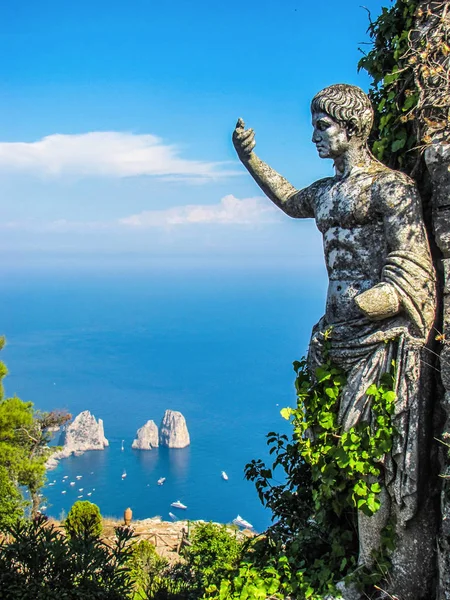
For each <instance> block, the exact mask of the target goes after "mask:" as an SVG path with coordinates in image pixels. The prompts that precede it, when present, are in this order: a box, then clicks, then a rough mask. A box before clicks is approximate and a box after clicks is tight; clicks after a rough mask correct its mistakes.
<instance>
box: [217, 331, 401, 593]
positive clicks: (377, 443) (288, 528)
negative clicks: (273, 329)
mask: <svg viewBox="0 0 450 600" xmlns="http://www.w3.org/2000/svg"><path fill="white" fill-rule="evenodd" d="M326 345H327V343H326ZM294 369H295V372H296V382H295V386H296V392H297V406H296V408H285V409H283V410H282V411H281V414H282V416H283V417H284V418H286V419H288V420H289V421H290V422H291V424H292V426H293V435H292V437H291V438H290V439H289V438H288V437H287V436H286V435H280V434H276V433H274V432H272V433H269V434H268V445H269V446H270V453H271V454H272V455H274V461H273V464H272V466H271V467H270V468H269V467H267V466H266V465H265V464H264V463H263V462H262V461H261V460H255V461H252V462H251V463H250V464H249V465H247V467H246V477H247V479H249V480H251V481H253V482H254V483H255V485H256V488H257V491H258V494H259V496H260V499H261V501H262V503H263V504H264V505H265V506H267V507H268V508H270V509H271V511H272V514H273V519H274V524H273V525H272V526H271V527H270V528H269V529H268V531H267V532H266V533H265V535H264V537H263V538H262V539H260V538H257V539H256V541H254V542H252V543H251V544H250V546H249V548H248V552H247V555H246V557H245V559H244V560H243V561H242V562H241V564H240V566H239V570H238V571H237V572H236V573H235V576H234V577H231V578H229V579H225V580H224V581H222V583H221V586H220V587H216V586H211V587H210V588H209V589H208V590H207V595H206V597H207V598H215V599H216V600H219V599H220V600H227V599H231V598H233V599H234V598H236V599H237V598H240V599H243V598H267V597H269V596H270V597H271V598H285V597H286V595H288V594H290V595H292V596H293V597H295V598H299V599H302V598H310V599H311V600H321V599H322V598H324V597H325V596H326V595H327V594H335V593H336V587H335V586H336V583H337V582H339V581H341V580H343V579H345V578H346V577H350V578H351V579H352V581H355V582H357V583H358V584H359V585H360V586H361V587H362V588H364V587H365V586H372V589H373V585H374V584H376V583H378V582H379V581H380V580H381V579H383V577H385V576H386V572H387V570H388V567H389V561H388V554H389V551H390V550H392V549H393V541H394V540H393V528H392V527H388V528H386V530H385V532H384V535H383V547H382V548H381V549H380V551H379V553H378V555H377V560H376V563H377V568H376V569H375V571H373V572H370V573H369V572H367V571H364V570H362V569H357V568H356V567H357V554H358V537H357V510H361V511H363V512H364V513H365V514H367V515H372V514H374V513H375V512H376V511H377V510H378V509H379V506H380V501H379V494H380V491H381V486H382V476H383V473H382V466H381V462H382V460H383V457H384V455H385V454H386V453H387V452H389V451H390V450H391V448H392V439H393V435H394V427H393V425H392V418H391V416H392V413H393V410H394V402H395V398H396V395H395V393H394V391H393V388H394V377H395V373H394V370H395V369H394V368H393V370H392V371H393V372H392V373H387V374H386V375H384V376H383V377H382V378H381V381H380V382H379V383H374V384H372V385H370V386H369V387H368V389H367V391H366V394H367V396H368V397H369V398H370V404H371V408H370V418H368V419H367V420H366V421H361V422H360V423H358V424H356V425H355V426H354V427H352V428H350V429H349V430H348V431H342V427H341V426H340V425H339V423H338V418H337V417H338V410H339V406H340V401H341V395H342V389H343V387H344V385H345V383H346V378H345V375H344V373H343V371H342V370H341V369H339V368H337V367H336V366H335V365H333V364H332V362H331V361H330V360H329V358H327V356H325V359H324V363H323V364H322V365H321V366H320V367H319V368H317V369H316V370H315V373H314V374H311V372H310V370H309V368H308V365H307V362H306V360H304V359H303V360H301V361H296V362H295V363H294ZM280 469H281V470H282V471H283V475H284V482H283V483H276V479H277V478H278V477H279V470H280Z"/></svg>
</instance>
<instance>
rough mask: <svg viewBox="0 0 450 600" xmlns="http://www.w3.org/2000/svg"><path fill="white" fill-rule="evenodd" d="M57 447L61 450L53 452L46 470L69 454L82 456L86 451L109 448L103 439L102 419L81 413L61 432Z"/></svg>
mask: <svg viewBox="0 0 450 600" xmlns="http://www.w3.org/2000/svg"><path fill="white" fill-rule="evenodd" d="M59 445H60V446H61V445H62V446H63V448H62V450H60V451H58V452H55V453H54V454H53V455H52V456H51V457H50V459H49V460H48V461H47V469H52V468H54V467H55V466H56V464H57V461H58V460H59V459H61V458H67V457H68V456H70V455H71V454H82V453H83V452H86V451H87V450H103V449H104V448H106V446H109V442H108V440H107V439H106V437H105V432H104V429H103V421H102V419H99V420H98V421H97V419H96V418H95V417H94V415H91V413H90V412H89V411H88V410H85V411H83V412H81V413H80V414H79V415H77V416H76V417H75V419H74V420H73V421H72V423H70V425H68V426H67V427H66V429H65V430H64V431H63V432H62V434H61V437H60V441H59Z"/></svg>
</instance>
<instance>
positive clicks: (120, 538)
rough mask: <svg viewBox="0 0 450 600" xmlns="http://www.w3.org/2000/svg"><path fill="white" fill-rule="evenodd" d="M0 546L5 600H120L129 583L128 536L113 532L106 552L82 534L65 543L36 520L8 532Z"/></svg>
mask: <svg viewBox="0 0 450 600" xmlns="http://www.w3.org/2000/svg"><path fill="white" fill-rule="evenodd" d="M7 533H8V538H6V539H4V540H3V542H2V543H1V544H0V590H1V597H2V599H4V600H124V599H125V598H128V597H130V596H129V594H130V593H131V590H132V580H131V578H130V576H129V569H128V567H127V562H128V560H129V557H130V553H131V548H130V545H129V542H130V540H131V537H132V533H131V530H129V529H128V528H123V527H122V528H117V529H116V541H115V542H114V544H113V545H112V547H111V548H110V547H108V546H107V545H106V544H104V543H103V542H102V541H100V539H99V538H98V537H96V536H92V535H90V533H89V532H88V531H86V530H84V531H83V532H82V533H81V534H80V535H78V536H75V537H73V538H70V539H69V538H67V537H66V536H64V535H63V534H62V533H61V532H60V531H58V530H57V529H56V528H55V527H54V526H53V525H50V524H49V523H48V522H47V519H46V517H44V516H42V515H40V516H38V517H36V518H35V519H32V520H29V521H20V522H18V523H16V524H15V525H13V526H12V527H9V528H7Z"/></svg>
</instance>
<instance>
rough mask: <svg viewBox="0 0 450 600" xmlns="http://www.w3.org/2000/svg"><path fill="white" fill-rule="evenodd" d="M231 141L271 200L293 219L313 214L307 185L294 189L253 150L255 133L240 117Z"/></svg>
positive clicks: (310, 195)
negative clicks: (300, 188)
mask: <svg viewBox="0 0 450 600" xmlns="http://www.w3.org/2000/svg"><path fill="white" fill-rule="evenodd" d="M233 144H234V147H235V149H236V152H237V154H238V156H239V159H240V160H241V162H242V164H243V165H244V166H245V168H246V169H247V171H248V172H249V173H250V175H251V176H252V177H253V179H254V180H255V181H256V183H257V184H258V185H259V187H260V188H261V189H262V191H263V192H264V193H265V194H266V196H267V197H268V198H270V200H272V202H273V203H274V204H275V205H276V206H278V208H281V210H282V211H284V212H285V213H286V214H287V215H289V216H290V217H294V218H296V219H302V218H307V217H314V209H313V205H312V200H313V198H312V194H311V191H310V188H305V189H304V190H297V189H295V187H294V186H293V185H291V184H290V183H289V181H287V179H285V178H284V177H283V176H282V175H280V174H279V173H277V172H276V171H275V170H274V169H272V167H270V166H269V165H268V164H267V163H265V162H263V161H262V160H261V159H260V158H258V156H256V154H255V153H254V152H253V148H254V147H255V144H256V142H255V133H254V131H253V129H245V124H244V121H243V120H242V119H238V122H237V124H236V128H235V130H234V132H233Z"/></svg>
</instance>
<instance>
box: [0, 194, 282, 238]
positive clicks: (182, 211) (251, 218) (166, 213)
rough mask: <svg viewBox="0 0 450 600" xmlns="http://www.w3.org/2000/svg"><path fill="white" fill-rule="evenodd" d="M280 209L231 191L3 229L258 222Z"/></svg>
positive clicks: (9, 225)
mask: <svg viewBox="0 0 450 600" xmlns="http://www.w3.org/2000/svg"><path fill="white" fill-rule="evenodd" d="M279 215H280V211H278V210H277V209H276V208H275V207H274V206H273V205H272V204H270V202H269V200H267V198H264V197H260V196H255V197H254V198H243V199H242V200H240V199H239V198H236V197H235V196H233V195H231V194H229V195H228V196H224V197H223V198H222V199H221V200H220V202H218V203H217V204H209V205H204V204H190V205H186V206H174V207H172V208H168V209H166V210H146V211H143V212H141V213H138V214H135V215H130V216H128V217H124V218H121V219H117V220H115V221H69V220H67V219H58V220H54V221H36V220H33V219H28V220H24V221H9V222H8V221H7V222H4V223H0V229H4V230H5V229H6V230H16V231H19V230H20V231H35V232H48V233H52V232H53V233H63V232H66V231H79V232H88V231H100V230H117V229H126V230H134V231H136V230H140V229H150V228H153V227H159V228H167V227H176V226H180V225H185V226H186V225H195V224H197V225H202V224H221V225H258V224H261V223H271V222H274V221H278V220H279Z"/></svg>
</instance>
